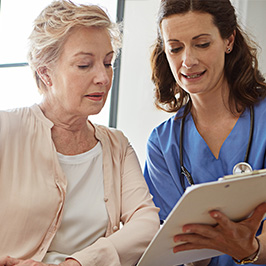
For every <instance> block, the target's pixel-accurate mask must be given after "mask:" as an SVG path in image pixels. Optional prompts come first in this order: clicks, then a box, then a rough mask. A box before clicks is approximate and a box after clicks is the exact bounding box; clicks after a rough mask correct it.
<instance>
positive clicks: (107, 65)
mask: <svg viewBox="0 0 266 266" xmlns="http://www.w3.org/2000/svg"><path fill="white" fill-rule="evenodd" d="M104 66H105V67H106V68H110V67H112V66H113V65H112V64H111V63H108V64H104Z"/></svg>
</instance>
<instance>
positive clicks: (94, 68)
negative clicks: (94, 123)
mask: <svg viewBox="0 0 266 266" xmlns="http://www.w3.org/2000/svg"><path fill="white" fill-rule="evenodd" d="M113 56H114V52H113V49H112V45H111V40H110V36H109V34H108V31H107V30H106V29H100V28H94V27H90V28H85V27H79V28H75V29H73V31H72V32H71V33H70V35H69V37H68V38H67V40H66V42H65V44H64V46H63V48H62V53H61V55H60V57H59V59H58V60H57V61H56V62H55V64H54V66H53V67H52V69H51V70H48V71H49V75H50V78H51V84H52V85H51V86H50V87H48V89H47V92H46V93H45V100H48V101H49V104H50V105H52V106H54V107H55V110H61V111H63V112H65V113H66V114H70V115H78V116H88V115H93V114H97V113H99V112H100V111H101V109H102V108H103V106H104V104H105V101H106V98H107V95H108V92H109V90H110V87H111V84H112V76H113V69H112V59H113Z"/></svg>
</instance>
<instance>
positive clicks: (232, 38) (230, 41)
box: [225, 30, 236, 54]
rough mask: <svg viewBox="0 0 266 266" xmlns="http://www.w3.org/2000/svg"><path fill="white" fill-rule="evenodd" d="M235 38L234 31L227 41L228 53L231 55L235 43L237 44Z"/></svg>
mask: <svg viewBox="0 0 266 266" xmlns="http://www.w3.org/2000/svg"><path fill="white" fill-rule="evenodd" d="M235 37H236V31H235V30H234V32H233V33H232V34H231V35H230V37H229V38H228V39H226V43H227V44H226V51H225V52H226V53H227V54H229V53H231V51H232V50H233V48H234V43H235Z"/></svg>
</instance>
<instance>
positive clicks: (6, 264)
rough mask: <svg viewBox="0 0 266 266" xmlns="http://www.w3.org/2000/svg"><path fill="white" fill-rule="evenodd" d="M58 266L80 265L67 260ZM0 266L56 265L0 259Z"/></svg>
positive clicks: (30, 260)
mask: <svg viewBox="0 0 266 266" xmlns="http://www.w3.org/2000/svg"><path fill="white" fill-rule="evenodd" d="M59 265H60V266H81V265H80V263H79V262H78V261H76V260H74V259H67V260H66V261H64V262H62V263H60V264H59ZM0 266H57V265H56V264H45V263H42V262H39V261H35V260H32V259H28V260H20V259H15V258H12V257H9V256H7V257H4V258H0Z"/></svg>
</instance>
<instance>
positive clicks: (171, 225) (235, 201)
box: [137, 169, 266, 266]
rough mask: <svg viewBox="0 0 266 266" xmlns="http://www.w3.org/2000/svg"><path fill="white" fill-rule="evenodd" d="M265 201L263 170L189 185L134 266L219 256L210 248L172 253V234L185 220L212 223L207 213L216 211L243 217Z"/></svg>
mask: <svg viewBox="0 0 266 266" xmlns="http://www.w3.org/2000/svg"><path fill="white" fill-rule="evenodd" d="M265 201H266V169H263V170H256V171H252V172H249V173H242V174H236V175H228V176H224V177H223V178H220V179H219V180H218V181H213V182H208V183H202V184H197V185H193V186H191V187H189V188H187V190H186V191H185V193H184V194H183V196H182V197H181V198H180V200H179V201H178V202H177V204H176V205H175V207H174V208H173V210H172V211H171V212H170V214H169V215H168V217H167V219H166V220H165V223H164V225H163V226H162V227H161V228H160V230H159V231H158V232H157V234H156V235H155V236H154V238H153V240H152V241H151V242H150V244H149V246H148V248H147V249H146V251H145V252H144V254H143V255H142V257H141V258H140V260H139V262H138V264H137V266H177V265H182V264H184V263H189V262H193V261H198V260H203V259H207V258H211V257H215V256H219V255H222V254H223V253H221V252H220V251H217V250H213V249H198V250H196V249H195V250H187V251H182V252H178V253H173V247H174V246H176V245H177V243H174V241H173V236H174V235H176V234H180V233H183V232H182V226H183V225H185V224H189V223H202V224H211V225H214V224H215V223H216V222H215V220H214V219H212V218H211V217H210V215H209V211H211V210H219V211H221V212H223V213H224V214H226V215H227V216H228V217H229V218H230V219H231V220H233V221H240V220H243V219H245V218H247V217H248V216H249V215H250V214H251V213H252V211H253V210H254V209H255V207H257V206H258V205H259V204H261V203H263V202H265Z"/></svg>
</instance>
